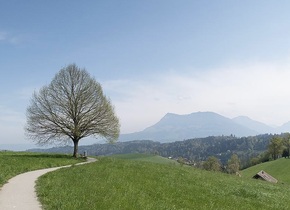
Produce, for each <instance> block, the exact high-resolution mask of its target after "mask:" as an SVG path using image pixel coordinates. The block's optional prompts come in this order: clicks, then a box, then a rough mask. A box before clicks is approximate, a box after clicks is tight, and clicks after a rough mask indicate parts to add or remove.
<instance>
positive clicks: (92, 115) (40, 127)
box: [25, 64, 120, 157]
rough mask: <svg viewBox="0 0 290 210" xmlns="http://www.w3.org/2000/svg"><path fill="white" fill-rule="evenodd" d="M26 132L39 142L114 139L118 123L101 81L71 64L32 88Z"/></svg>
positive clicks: (75, 152) (76, 145)
mask: <svg viewBox="0 0 290 210" xmlns="http://www.w3.org/2000/svg"><path fill="white" fill-rule="evenodd" d="M25 130H26V135H27V136H28V137H29V138H30V139H32V140H33V141H34V142H36V143H37V144H39V145H45V144H55V143H67V142H68V141H70V140H72V141H73V143H74V152H73V156H74V157H76V156H77V152H78V143H79V141H80V140H81V139H83V138H85V137H88V136H91V135H93V136H95V137H98V136H100V137H104V138H106V139H107V141H109V142H114V141H116V140H117V139H118V137H119V132H120V124H119V119H118V117H117V116H116V115H115V112H114V107H113V106H112V104H111V101H110V100H109V99H108V98H107V97H106V96H105V95H104V94H103V91H102V87H101V85H100V84H99V83H98V82H97V81H96V80H95V79H94V78H92V77H91V76H90V74H89V73H88V72H87V71H86V70H85V69H80V68H79V67H77V66H76V65H75V64H71V65H68V66H67V67H65V68H63V69H61V70H60V71H59V72H58V73H57V74H56V75H55V77H54V78H53V80H52V81H51V83H50V84H49V85H47V86H44V87H42V88H41V89H40V91H39V92H34V94H33V96H32V99H31V102H30V106H29V107H28V108H27V124H26V127H25Z"/></svg>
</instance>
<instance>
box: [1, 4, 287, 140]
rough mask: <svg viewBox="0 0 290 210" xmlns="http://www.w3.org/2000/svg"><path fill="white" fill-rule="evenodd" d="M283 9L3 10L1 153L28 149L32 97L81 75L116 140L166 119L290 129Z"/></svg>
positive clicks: (38, 6)
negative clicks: (78, 71)
mask: <svg viewBox="0 0 290 210" xmlns="http://www.w3.org/2000/svg"><path fill="white" fill-rule="evenodd" d="M289 11H290V2H289V1H286V0H285V1H282V0H277V1H270V0H256V1H253V0H248V1H230V0H228V1H225V0H224V1H223V0H220V1H214V0H212V1H210V0H209V1H197V0H191V1H189V0H180V1H177V0H146V1H145V0H143V1H141V0H140V1H139V0H126V1H120V0H106V1H92V0H87V1H76V0H51V1H44V0H27V1H21V0H9V1H4V0H0V69H1V77H0V132H1V138H0V144H7V143H23V142H24V143H27V141H26V140H24V131H23V126H24V124H25V120H26V119H25V110H26V107H27V106H28V105H29V98H30V97H31V95H32V93H33V91H34V90H38V89H39V88H40V87H41V86H43V85H46V84H48V83H49V82H50V81H51V79H52V78H53V76H54V75H55V74H56V73H57V72H58V71H59V70H60V69H61V68H62V67H64V66H66V65H68V64H70V63H76V64H77V65H78V66H79V67H85V68H86V69H87V71H88V72H90V74H91V75H92V76H93V77H95V78H96V79H97V80H98V81H99V82H100V83H101V84H102V85H103V89H104V91H105V94H106V95H107V96H109V97H110V98H111V100H112V102H113V104H114V105H115V108H116V112H117V115H118V116H119V117H120V120H121V124H122V127H121V131H122V133H127V132H134V131H139V130H143V129H144V128H146V127H148V126H150V125H152V124H154V123H156V122H157V121H158V120H159V119H160V118H161V117H162V116H163V115H165V114H166V113H167V112H174V113H177V114H189V113H192V112H196V111H214V112H217V113H219V114H222V115H224V116H227V117H235V116H239V115H247V116H249V117H250V118H253V119H256V120H259V121H262V122H264V123H267V124H276V125H280V124H282V123H285V122H287V121H289V120H290V13H289Z"/></svg>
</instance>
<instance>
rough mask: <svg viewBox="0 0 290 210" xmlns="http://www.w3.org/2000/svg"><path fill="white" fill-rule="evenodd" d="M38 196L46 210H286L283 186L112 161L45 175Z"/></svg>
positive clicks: (287, 193) (286, 194)
mask: <svg viewBox="0 0 290 210" xmlns="http://www.w3.org/2000/svg"><path fill="white" fill-rule="evenodd" d="M37 192H38V196H39V197H40V201H41V202H42V203H43V205H44V209H46V210H56V209H59V210H60V209H61V210H73V209H82V210H86V209H87V210H91V209H166V210H167V209H247V210H249V209H280V210H281V209H290V203H289V197H290V189H289V188H287V187H285V186H283V185H274V184H269V183H266V182H261V181H256V180H251V179H241V178H239V177H236V176H231V175H227V174H222V173H213V172H208V171H203V170H198V169H194V168H189V167H181V166H176V165H173V164H156V163H150V162H145V161H133V160H128V159H116V158H101V159H100V160H99V161H97V162H95V163H92V164H88V165H83V166H78V167H72V168H65V169H61V170H58V171H55V172H52V173H48V174H46V175H44V176H42V177H41V178H40V179H39V181H38V183H37Z"/></svg>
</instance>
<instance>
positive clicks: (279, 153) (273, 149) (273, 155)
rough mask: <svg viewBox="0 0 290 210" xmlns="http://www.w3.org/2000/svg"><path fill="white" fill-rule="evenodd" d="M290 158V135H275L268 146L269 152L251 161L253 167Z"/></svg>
mask: <svg viewBox="0 0 290 210" xmlns="http://www.w3.org/2000/svg"><path fill="white" fill-rule="evenodd" d="M289 156H290V133H284V134H283V135H274V136H273V137H272V138H271V140H270V142H269V145H268V149H267V151H265V152H264V153H261V154H260V155H259V156H257V157H254V158H252V159H251V165H256V164H259V163H262V162H267V161H269V160H276V159H278V158H281V157H285V158H289Z"/></svg>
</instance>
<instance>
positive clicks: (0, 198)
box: [0, 158, 96, 210]
mask: <svg viewBox="0 0 290 210" xmlns="http://www.w3.org/2000/svg"><path fill="white" fill-rule="evenodd" d="M94 161H96V159H95V158H88V159H87V162H83V163H78V164H76V165H82V164H86V163H91V162H94ZM70 166H71V165H68V166H61V167H55V168H47V169H41V170H36V171H30V172H26V173H23V174H19V175H17V176H15V177H13V178H12V179H10V180H9V181H8V183H6V184H5V185H4V186H3V187H2V189H0V209H1V210H10V209H17V210H41V204H40V203H39V201H38V200H37V196H36V192H35V181H36V180H37V178H38V177H40V176H41V175H43V174H45V173H47V172H50V171H55V170H57V169H60V168H64V167H70Z"/></svg>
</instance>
